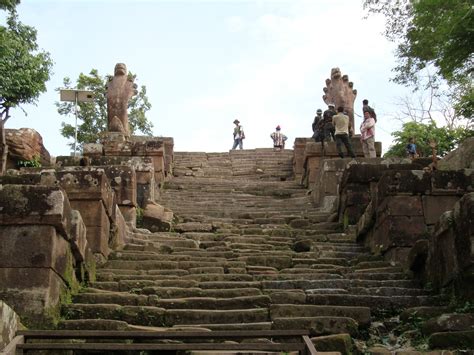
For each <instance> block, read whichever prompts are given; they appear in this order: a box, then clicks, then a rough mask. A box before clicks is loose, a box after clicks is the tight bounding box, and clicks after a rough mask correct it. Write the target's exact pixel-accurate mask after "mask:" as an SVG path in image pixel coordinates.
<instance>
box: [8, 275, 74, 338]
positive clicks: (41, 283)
mask: <svg viewBox="0 0 474 355" xmlns="http://www.w3.org/2000/svg"><path fill="white" fill-rule="evenodd" d="M68 293H69V291H68V288H67V286H66V285H65V283H64V281H63V279H62V278H61V277H60V276H59V275H58V274H57V273H56V272H54V271H53V270H52V269H51V268H39V267H35V268H16V267H13V268H0V299H2V300H3V301H4V302H6V303H8V304H9V305H10V306H11V307H12V308H13V309H14V310H15V312H16V313H17V314H18V315H19V316H20V319H21V321H22V323H23V324H24V325H26V326H27V327H35V328H40V329H45V328H50V327H53V326H54V325H55V324H56V322H57V321H58V320H59V311H60V303H61V302H62V301H66V298H67V295H68Z"/></svg>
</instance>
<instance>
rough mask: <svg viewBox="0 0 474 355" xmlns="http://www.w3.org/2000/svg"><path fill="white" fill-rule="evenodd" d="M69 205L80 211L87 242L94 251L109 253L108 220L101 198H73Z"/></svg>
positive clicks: (105, 254)
mask: <svg viewBox="0 0 474 355" xmlns="http://www.w3.org/2000/svg"><path fill="white" fill-rule="evenodd" d="M71 206H72V207H73V208H74V209H76V210H78V211H80V213H81V216H82V219H83V221H84V224H85V225H86V228H87V244H88V245H89V247H90V248H91V250H92V252H94V253H101V254H102V255H104V256H105V257H107V255H109V252H110V250H109V246H108V245H109V236H110V221H109V217H108V216H107V212H106V210H105V207H104V205H103V203H102V201H101V200H73V201H71Z"/></svg>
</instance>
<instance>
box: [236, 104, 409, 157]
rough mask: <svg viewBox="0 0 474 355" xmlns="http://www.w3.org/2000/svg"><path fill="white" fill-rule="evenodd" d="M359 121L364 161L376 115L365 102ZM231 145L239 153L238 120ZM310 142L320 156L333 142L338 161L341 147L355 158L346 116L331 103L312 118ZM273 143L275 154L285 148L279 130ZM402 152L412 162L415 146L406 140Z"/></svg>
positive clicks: (370, 146)
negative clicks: (319, 148) (317, 146)
mask: <svg viewBox="0 0 474 355" xmlns="http://www.w3.org/2000/svg"><path fill="white" fill-rule="evenodd" d="M362 113H363V121H362V123H361V125H360V141H361V143H362V151H363V153H364V157H365V158H375V157H376V152H375V124H376V123H377V114H376V113H375V110H374V109H373V108H372V107H370V106H369V101H368V100H367V99H365V100H363V101H362ZM234 124H235V127H234V144H233V146H232V149H236V148H237V147H239V148H240V149H243V140H244V139H245V133H244V130H243V127H242V125H241V124H240V121H239V120H237V119H236V120H234ZM312 129H313V139H314V141H315V142H321V144H322V149H323V154H324V151H325V142H328V141H335V142H336V149H337V153H338V155H339V156H340V157H341V158H344V152H343V150H342V146H344V147H345V148H346V150H347V154H348V155H349V156H350V157H352V158H355V157H356V156H355V153H354V149H353V148H352V144H351V139H350V138H351V137H352V135H353V134H354V130H353V127H351V123H350V119H349V116H348V115H347V114H346V113H345V112H344V107H343V106H339V107H338V108H337V110H336V109H335V105H334V104H332V103H329V104H328V108H327V110H325V111H324V113H323V112H322V110H321V109H318V110H317V111H316V117H314V121H313V124H312ZM270 138H271V139H272V140H273V147H274V149H275V150H281V149H284V148H285V141H286V140H287V139H288V137H287V136H286V135H284V134H283V133H282V132H281V127H280V125H278V126H277V127H276V129H275V132H273V133H272V134H270ZM406 152H407V155H408V156H409V157H411V158H412V159H414V158H416V157H417V156H418V155H417V152H416V145H415V141H414V139H413V138H411V139H410V141H409V143H408V145H407V147H406Z"/></svg>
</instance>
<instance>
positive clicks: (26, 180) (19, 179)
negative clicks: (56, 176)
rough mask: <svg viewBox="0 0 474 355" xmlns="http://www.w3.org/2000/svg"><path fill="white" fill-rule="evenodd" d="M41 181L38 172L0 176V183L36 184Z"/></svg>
mask: <svg viewBox="0 0 474 355" xmlns="http://www.w3.org/2000/svg"><path fill="white" fill-rule="evenodd" d="M40 182H41V175H40V174H21V175H3V176H0V185H38V184H39V183H40Z"/></svg>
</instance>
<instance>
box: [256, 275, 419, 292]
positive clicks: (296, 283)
mask: <svg viewBox="0 0 474 355" xmlns="http://www.w3.org/2000/svg"><path fill="white" fill-rule="evenodd" d="M413 286H414V282H413V281H412V280H348V279H342V278H340V279H328V280H264V281H261V287H262V288H263V289H264V290H265V289H301V290H306V291H308V290H312V289H323V288H324V289H333V288H336V289H349V288H350V287H413Z"/></svg>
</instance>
